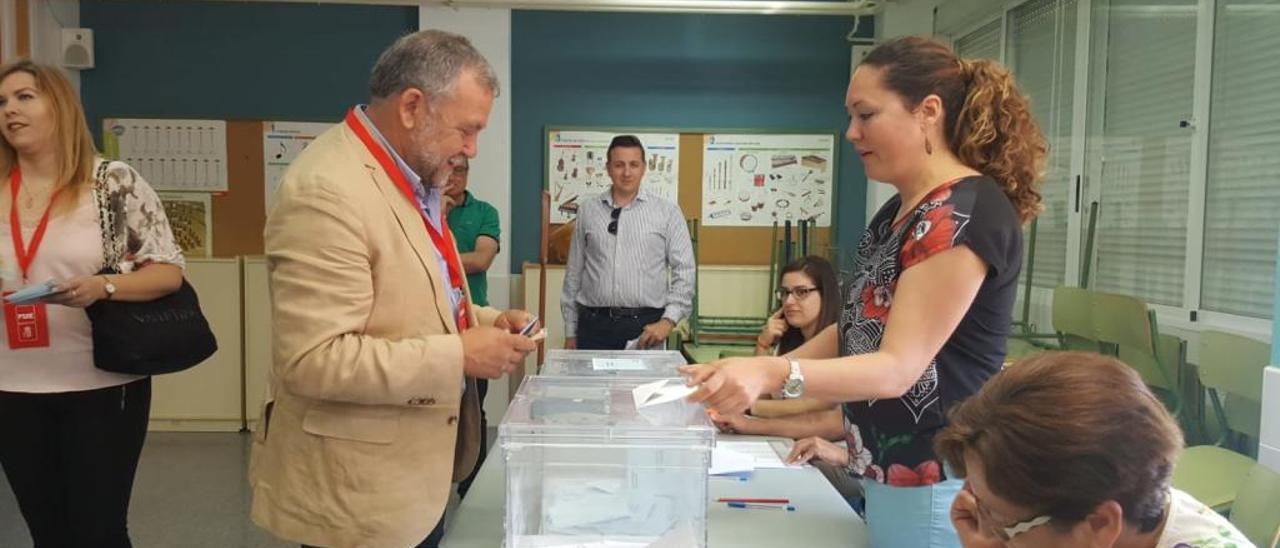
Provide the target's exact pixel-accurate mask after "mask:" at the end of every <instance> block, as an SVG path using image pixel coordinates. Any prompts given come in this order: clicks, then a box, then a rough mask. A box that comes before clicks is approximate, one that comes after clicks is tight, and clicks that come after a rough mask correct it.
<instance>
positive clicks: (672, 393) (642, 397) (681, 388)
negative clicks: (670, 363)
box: [631, 379, 698, 409]
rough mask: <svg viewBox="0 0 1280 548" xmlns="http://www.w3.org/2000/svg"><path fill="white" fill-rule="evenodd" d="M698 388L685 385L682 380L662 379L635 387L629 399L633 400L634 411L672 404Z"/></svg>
mask: <svg viewBox="0 0 1280 548" xmlns="http://www.w3.org/2000/svg"><path fill="white" fill-rule="evenodd" d="M697 389H698V388H697V387H695V386H688V385H685V383H684V380H682V379H662V380H660V381H653V382H650V383H645V384H642V385H640V386H637V387H635V389H633V390H632V391H631V397H632V398H634V399H635V402H636V409H641V408H644V407H649V406H650V405H658V404H663V403H667V402H673V401H676V400H679V399H683V398H684V397H685V396H688V395H689V394H692V393H694V391H696V390H697Z"/></svg>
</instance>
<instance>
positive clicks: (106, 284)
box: [102, 276, 116, 301]
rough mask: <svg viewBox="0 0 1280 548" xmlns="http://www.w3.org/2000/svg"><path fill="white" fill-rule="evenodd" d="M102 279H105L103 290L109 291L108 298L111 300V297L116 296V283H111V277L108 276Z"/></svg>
mask: <svg viewBox="0 0 1280 548" xmlns="http://www.w3.org/2000/svg"><path fill="white" fill-rule="evenodd" d="M102 281H103V284H102V290H103V291H106V292H107V298H106V300H108V301H109V300H111V297H114V296H116V284H113V283H111V278H108V277H106V276H103V277H102Z"/></svg>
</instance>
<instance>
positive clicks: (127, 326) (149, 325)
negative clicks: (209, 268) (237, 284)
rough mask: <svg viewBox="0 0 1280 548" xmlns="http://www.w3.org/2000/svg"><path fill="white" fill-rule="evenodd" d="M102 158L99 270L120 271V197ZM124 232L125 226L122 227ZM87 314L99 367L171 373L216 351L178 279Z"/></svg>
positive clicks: (193, 299) (97, 188)
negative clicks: (143, 297)
mask: <svg viewBox="0 0 1280 548" xmlns="http://www.w3.org/2000/svg"><path fill="white" fill-rule="evenodd" d="M106 168H107V162H105V161H104V162H102V164H101V166H99V168H98V172H97V177H95V180H94V189H93V193H94V197H95V198H96V199H97V202H98V210H99V218H100V219H101V223H100V224H101V227H102V243H103V249H104V251H105V252H104V253H103V255H104V256H105V258H106V266H105V267H104V268H103V269H102V270H101V271H100V272H98V274H118V273H119V270H118V265H119V264H120V259H121V257H120V250H122V249H124V246H123V243H124V240H123V238H124V237H125V234H123V233H122V230H121V229H123V228H124V227H123V225H124V224H125V223H123V219H124V211H123V200H112V199H111V198H110V196H108V189H107V188H106V185H105V180H104V175H105V173H106ZM126 230H127V229H126ZM85 312H86V313H87V314H88V315H89V321H90V322H91V323H92V324H93V364H94V366H96V367H97V368H98V369H102V370H104V371H112V372H115V373H128V374H132V375H159V374H163V373H175V372H178V371H182V370H184V369H188V368H190V367H192V366H195V365H196V364H198V363H200V362H203V361H204V360H206V359H208V358H209V356H212V355H213V353H214V352H217V350H218V341H217V339H216V338H214V336H213V331H211V330H210V329H209V322H208V321H207V320H205V317H204V313H202V312H201V311H200V299H199V298H198V297H197V296H196V291H195V289H194V288H192V287H191V284H189V283H187V280H186V278H183V280H182V286H181V287H179V288H178V290H177V291H175V292H173V293H170V294H168V295H165V296H163V297H160V298H158V299H155V300H152V301H146V302H122V301H109V300H101V301H98V302H95V303H93V304H92V305H90V306H89V307H88V308H86V309H85Z"/></svg>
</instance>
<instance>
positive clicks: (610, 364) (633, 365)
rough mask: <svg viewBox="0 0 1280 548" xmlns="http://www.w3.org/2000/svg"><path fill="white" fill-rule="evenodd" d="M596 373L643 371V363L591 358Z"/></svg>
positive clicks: (620, 359) (618, 359)
mask: <svg viewBox="0 0 1280 548" xmlns="http://www.w3.org/2000/svg"><path fill="white" fill-rule="evenodd" d="M591 368H592V369H594V370H596V371H644V362H642V361H640V360H637V359H634V358H592V359H591Z"/></svg>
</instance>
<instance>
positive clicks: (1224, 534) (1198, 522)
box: [1156, 489, 1254, 548]
mask: <svg viewBox="0 0 1280 548" xmlns="http://www.w3.org/2000/svg"><path fill="white" fill-rule="evenodd" d="M1171 495H1172V496H1171V497H1170V499H1171V500H1170V501H1169V518H1168V519H1166V520H1165V523H1164V531H1162V532H1161V533H1160V540H1158V541H1156V548H1253V546H1254V544H1253V543H1252V542H1249V539H1247V538H1245V536H1244V535H1243V534H1241V533H1240V531H1239V530H1238V529H1236V528H1235V526H1234V525H1231V522H1229V521H1227V518H1224V517H1222V515H1220V514H1218V513H1217V512H1214V511H1213V510H1212V509H1211V508H1209V507H1208V506H1205V505H1204V504H1202V503H1201V502H1200V501H1198V500H1196V499H1195V498H1194V497H1192V496H1191V495H1188V494H1186V493H1184V492H1182V491H1179V490H1177V489H1173V490H1172V493H1171Z"/></svg>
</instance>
